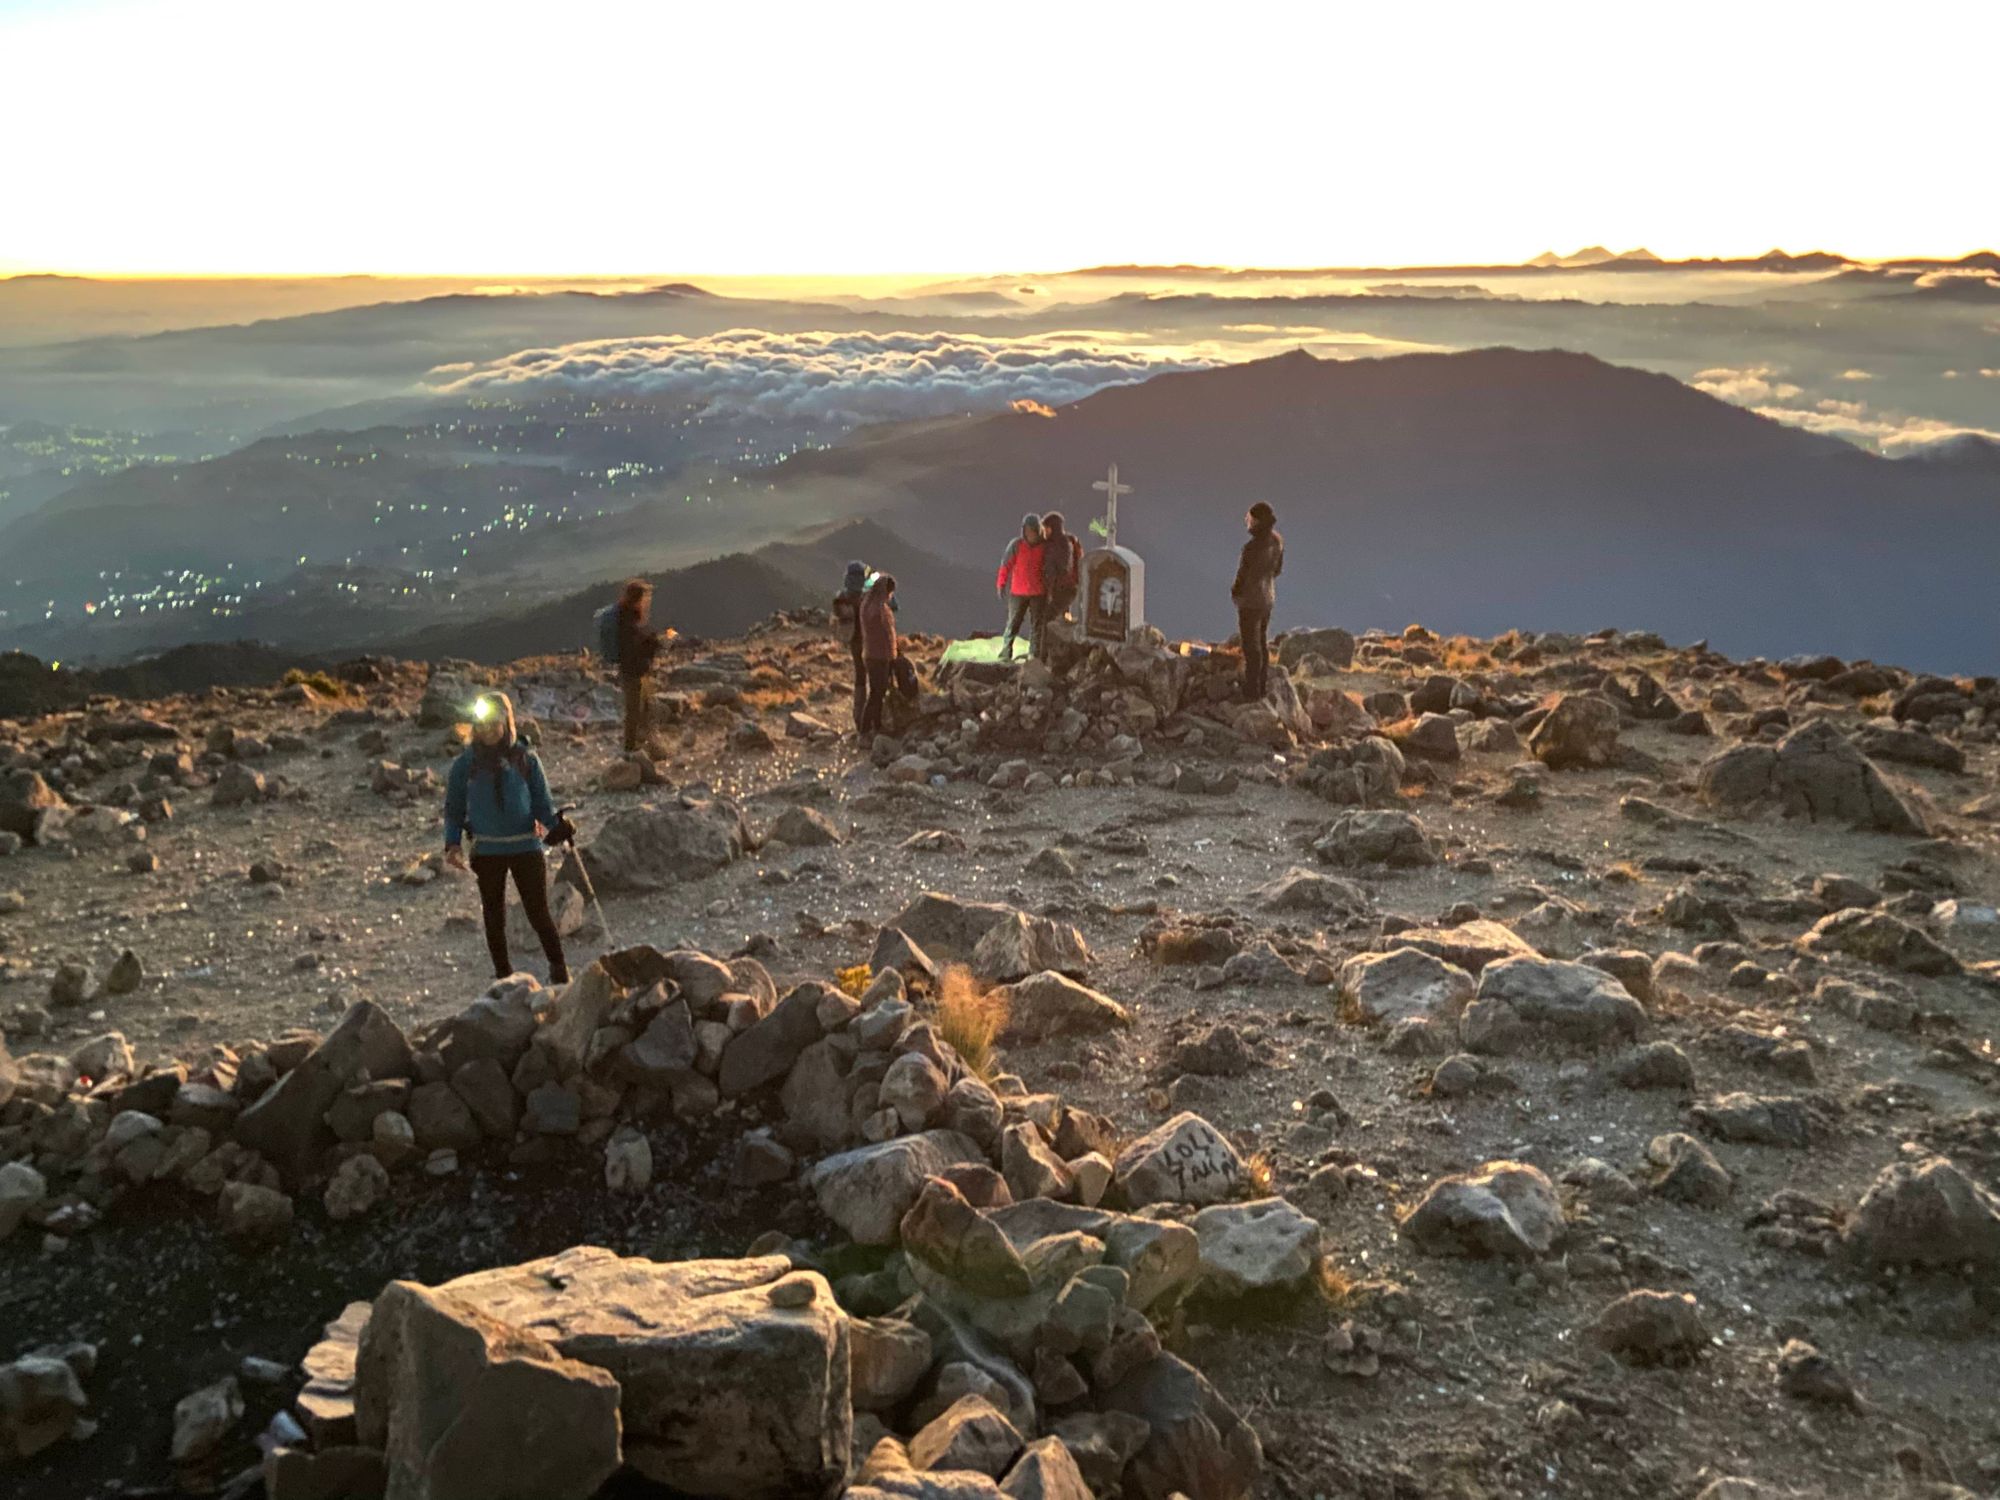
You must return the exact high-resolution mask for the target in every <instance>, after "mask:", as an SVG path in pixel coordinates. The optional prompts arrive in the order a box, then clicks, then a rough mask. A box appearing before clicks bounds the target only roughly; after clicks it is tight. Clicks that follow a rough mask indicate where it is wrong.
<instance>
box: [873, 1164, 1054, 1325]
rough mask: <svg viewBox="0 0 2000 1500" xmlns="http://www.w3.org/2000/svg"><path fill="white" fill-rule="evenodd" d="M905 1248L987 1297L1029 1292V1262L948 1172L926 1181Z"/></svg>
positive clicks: (909, 1217)
mask: <svg viewBox="0 0 2000 1500" xmlns="http://www.w3.org/2000/svg"><path fill="white" fill-rule="evenodd" d="M901 1235H902V1241H903V1250H904V1252H905V1253H906V1254H908V1255H910V1256H913V1257H915V1258H916V1259H919V1260H921V1261H923V1262H924V1263H925V1264H926V1265H929V1266H931V1267H932V1268H933V1269H935V1270H937V1271H939V1272H942V1273H943V1274H944V1275H946V1276H948V1277H950V1278H951V1280H952V1281H953V1282H954V1283H956V1284H957V1285H959V1286H962V1287H964V1288H965V1289H966V1290H967V1291H970V1292H976V1293H978V1294H979V1295H980V1296H982V1297H1025V1296H1026V1295H1027V1294H1028V1293H1029V1292H1030V1291H1032V1290H1033V1289H1034V1283H1033V1282H1032V1280H1031V1279H1030V1278H1029V1276H1028V1268H1027V1264H1026V1263H1025V1262H1024V1261H1023V1260H1022V1259H1021V1253H1020V1251H1019V1250H1017V1249H1015V1247H1014V1244H1013V1242H1012V1241H1011V1240H1009V1239H1008V1238H1007V1234H1006V1231H1005V1230H1003V1229H1002V1228H1001V1227H1000V1226H999V1224H997V1223H995V1222H994V1221H993V1220H992V1219H991V1218H989V1217H988V1216H987V1215H985V1214H983V1213H981V1212H980V1211H979V1210H978V1209H977V1208H974V1207H973V1206H972V1204H971V1203H970V1202H968V1201H967V1200H966V1197H965V1195H964V1194H963V1193H961V1192H960V1191H959V1190H958V1189H957V1188H956V1187H954V1186H953V1185H952V1184H951V1183H950V1182H949V1181H947V1180H946V1179H944V1178H943V1177H933V1178H931V1179H930V1180H929V1181H927V1182H925V1183H924V1184H922V1186H921V1188H920V1190H919V1194H918V1197H917V1201H916V1202H915V1203H914V1204H913V1205H912V1206H911V1208H910V1211H909V1212H908V1213H906V1214H904V1215H903V1219H902V1225H901Z"/></svg>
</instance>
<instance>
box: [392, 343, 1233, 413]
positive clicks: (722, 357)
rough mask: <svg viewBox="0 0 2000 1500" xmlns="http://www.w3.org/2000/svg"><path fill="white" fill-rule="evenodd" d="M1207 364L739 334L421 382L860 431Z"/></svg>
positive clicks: (599, 351) (1153, 351)
mask: <svg viewBox="0 0 2000 1500" xmlns="http://www.w3.org/2000/svg"><path fill="white" fill-rule="evenodd" d="M1212 363H1214V361H1213V360H1212V359H1209V358H1206V357H1204V356H1201V355H1197V354H1193V353H1189V352H1185V351H1172V350H1163V349H1159V348H1155V347H1135V346H1133V345H1131V344H1129V343H1120V342H1119V341H1117V340H1115V339H1113V338H1111V337H1109V336H1104V335H1095V334H1035V335H1026V336H1022V337H1009V338H993V337H985V336H980V335H972V334H957V333H770V332H765V331H762V330H758V329H747V328H746V329H735V330H732V331H730V332H728V333H716V334H706V335H701V336H697V337H682V336H679V335H665V336H656V337H646V338H620V339H597V340H593V341H590V342H587V343H580V344H565V345H563V346H561V347H560V348H555V349H524V350H522V351H521V352H520V353H517V354H511V355H508V356H507V357H506V358H504V359H499V360H494V361H491V362H488V363H485V364H478V365H443V366H440V367H439V368H437V369H435V370H433V371H431V373H430V376H429V377H428V379H429V383H430V385H431V386H432V388H433V389H435V390H437V391H439V392H440V393H442V394H456V395H466V394H477V393H482V392H483V393H485V394H489V395H500V394H503V393H509V392H511V393H515V394H527V393H528V392H530V391H533V390H537V389H547V388H549V387H564V388H568V389H573V390H581V391H597V392H602V393H604V394H606V395H628V396H629V395H639V394H645V395H661V396H673V397H680V398H684V399H687V400H690V401H702V400H706V401H709V402H712V403H716V404H718V405H721V406H724V407H729V408H735V409H740V410H747V411H752V412H756V413H759V414H761V415H765V416H769V417H774V418H780V417H783V418H793V419H800V420H806V421H811V422H814V423H835V424H838V423H846V424H860V423H865V422H886V421H909V420H913V419H917V418H924V417H942V416H950V415H954V414H958V413H964V412H982V411H999V410H1003V409H1005V408H1007V407H1008V406H1010V405H1012V404H1014V403H1017V402H1025V403H1034V404H1035V405H1038V406H1041V407H1059V406H1062V405H1064V404H1065V403H1067V402H1071V401H1076V400H1080V399H1081V398H1082V397H1084V396H1088V395H1090V394H1091V393H1092V392H1093V391H1099V390H1102V389H1104V388H1105V387H1106V386H1111V385H1124V384H1128V383H1130V382H1132V381H1138V380H1145V379H1148V378H1149V377H1151V376H1154V375H1159V374H1162V373H1164V372H1167V371H1171V370H1194V369H1202V368H1205V367H1206V366H1207V365H1209V364H1212ZM1024 409H1025V408H1024Z"/></svg>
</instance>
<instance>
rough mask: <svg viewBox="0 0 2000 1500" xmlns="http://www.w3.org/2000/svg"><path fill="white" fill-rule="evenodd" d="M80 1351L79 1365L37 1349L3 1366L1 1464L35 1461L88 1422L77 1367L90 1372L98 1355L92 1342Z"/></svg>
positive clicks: (86, 1401)
mask: <svg viewBox="0 0 2000 1500" xmlns="http://www.w3.org/2000/svg"><path fill="white" fill-rule="evenodd" d="M76 1348H77V1349H78V1351H79V1352H80V1354H81V1355H83V1356H84V1357H80V1358H79V1359H78V1360H76V1361H75V1362H72V1361H71V1360H68V1359H65V1358H63V1357H62V1355H61V1353H59V1352H55V1351H47V1352H42V1351H38V1352H35V1353H31V1354H23V1355H22V1356H21V1357H20V1358H18V1359H16V1360H13V1361H11V1362H10V1363H8V1364H4V1365H0V1465H5V1464H6V1463H7V1462H8V1460H10V1459H21V1458H33V1457H34V1456H35V1455H36V1454H37V1453H40V1452H41V1451H42V1450H43V1449H44V1448H47V1447H49V1446H51V1445H52V1444H55V1443H59V1442H61V1441H62V1440H63V1439H64V1438H66V1437H68V1436H70V1434H71V1433H73V1432H75V1431H77V1429H78V1426H79V1424H82V1423H84V1422H86V1421H87V1420H88V1417H87V1413H88V1411H89V1408H90V1402H89V1399H88V1398H87V1397H86V1396H85V1395H84V1393H83V1383H82V1381H81V1380H80V1379H79V1378H78V1367H79V1366H81V1367H82V1368H83V1369H84V1370H85V1371H86V1372H87V1371H88V1370H89V1369H90V1368H91V1363H92V1360H93V1358H94V1355H95V1351H94V1350H92V1349H91V1347H90V1345H88V1344H79V1345H77V1346H76Z"/></svg>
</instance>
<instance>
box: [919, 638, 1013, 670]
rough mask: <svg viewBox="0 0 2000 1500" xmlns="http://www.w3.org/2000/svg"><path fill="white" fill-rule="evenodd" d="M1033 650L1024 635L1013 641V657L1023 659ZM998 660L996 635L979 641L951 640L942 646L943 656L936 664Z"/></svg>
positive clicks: (946, 664) (998, 650)
mask: <svg viewBox="0 0 2000 1500" xmlns="http://www.w3.org/2000/svg"><path fill="white" fill-rule="evenodd" d="M1033 650H1034V646H1033V644H1032V643H1031V642H1030V641H1029V640H1028V638H1027V637H1026V636H1022V637H1021V638H1020V639H1019V640H1017V641H1016V642H1015V643H1014V659H1015V660H1016V661H1025V660H1026V659H1027V657H1028V656H1029V654H1030V653H1031V652H1032V651H1033ZM998 660H1000V637H999V636H997V635H996V636H989V637H987V638H986V639H985V640H979V641H953V642H952V643H951V644H950V645H949V646H946V647H945V648H944V656H943V657H942V659H940V660H939V662H938V665H939V666H941V667H944V666H949V665H951V663H953V662H955V661H998Z"/></svg>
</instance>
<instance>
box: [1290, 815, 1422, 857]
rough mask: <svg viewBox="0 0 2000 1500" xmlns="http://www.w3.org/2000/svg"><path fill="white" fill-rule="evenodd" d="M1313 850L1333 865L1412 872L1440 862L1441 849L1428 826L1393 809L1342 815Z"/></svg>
mask: <svg viewBox="0 0 2000 1500" xmlns="http://www.w3.org/2000/svg"><path fill="white" fill-rule="evenodd" d="M1312 847H1313V853H1315V854H1317V855H1318V856H1319V857H1320V858H1321V859H1322V860H1324V861H1325V862H1326V863H1327V864H1330V865H1343V866H1348V867H1353V866H1358V865H1387V866H1389V867H1391V868H1392V869H1395V868H1400V869H1411V868H1416V867H1418V866H1421V865H1434V864H1436V863H1437V862H1438V850H1437V845H1436V844H1435V843H1434V842H1433V841H1432V839H1431V837H1430V835H1429V834H1427V833H1425V832H1424V825H1423V824H1421V823H1419V822H1418V821H1417V819H1416V817H1415V815H1414V814H1411V813H1406V812H1400V811H1397V810H1396V809H1393V808H1384V809H1379V810H1375V811H1362V812H1351V813H1342V814H1341V815H1340V816H1339V817H1338V818H1336V819H1334V821H1333V823H1332V824H1331V826H1329V827H1328V828H1327V830H1326V832H1325V833H1323V834H1321V835H1320V836H1319V838H1317V839H1315V840H1314V841H1313V846H1312Z"/></svg>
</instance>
